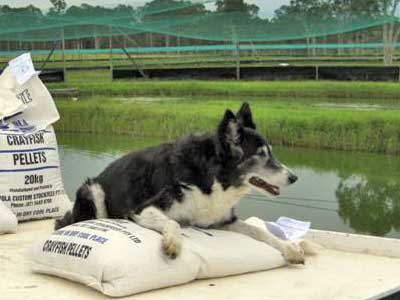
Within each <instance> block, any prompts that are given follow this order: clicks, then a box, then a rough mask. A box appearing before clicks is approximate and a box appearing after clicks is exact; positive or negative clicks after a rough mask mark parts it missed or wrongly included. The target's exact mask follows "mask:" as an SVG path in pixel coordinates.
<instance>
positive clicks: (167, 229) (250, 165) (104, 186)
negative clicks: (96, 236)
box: [55, 103, 304, 264]
mask: <svg viewBox="0 0 400 300" xmlns="http://www.w3.org/2000/svg"><path fill="white" fill-rule="evenodd" d="M296 180H297V177H296V175H294V174H293V173H292V172H291V171H290V170H289V169H288V168H287V167H285V166H284V165H283V164H281V163H280V162H279V161H278V160H277V159H276V158H275V157H274V155H273V154H272V148H271V146H270V145H269V144H268V142H267V141H266V139H265V138H264V137H262V136H261V135H260V134H259V133H258V132H257V131H256V125H255V124H254V122H253V117H252V113H251V110H250V106H249V105H248V104H247V103H244V104H243V105H242V106H241V108H240V110H239V111H238V113H237V114H236V115H235V114H234V113H233V112H232V111H231V110H226V111H225V114H224V116H223V118H222V120H221V122H220V123H219V126H218V128H217V129H216V131H215V132H213V133H207V134H202V135H196V134H194V135H189V136H186V137H183V138H181V139H178V140H176V141H174V142H171V143H167V144H162V145H159V146H156V147H151V148H147V149H144V150H140V151H135V152H132V153H129V154H127V155H125V156H123V157H121V158H119V159H117V160H116V161H114V162H113V163H111V164H110V165H109V166H108V167H107V168H106V169H105V170H104V171H103V172H102V173H101V174H100V175H98V176H97V177H95V178H93V179H88V180H87V181H86V182H85V183H84V184H83V185H82V186H81V187H80V188H79V190H78V191H77V193H76V201H75V204H74V207H73V209H72V211H69V212H67V214H66V215H65V216H64V217H63V218H62V219H59V220H57V221H56V226H55V228H56V229H58V228H61V227H64V226H66V225H69V224H72V223H75V222H79V221H83V220H89V219H96V218H127V219H131V220H132V221H134V222H136V223H137V224H139V225H141V226H143V227H146V228H149V229H152V230H155V231H157V232H159V233H161V234H162V245H161V246H162V250H163V252H164V254H165V255H167V256H168V257H170V258H175V257H177V256H178V255H179V253H180V251H181V247H182V236H181V226H196V227H200V228H217V229H223V230H230V231H235V232H239V233H242V234H245V235H248V236H250V237H252V238H254V239H256V240H259V241H262V242H265V243H267V244H269V245H271V246H272V247H274V248H276V249H277V250H279V251H280V252H281V253H282V255H283V256H284V258H285V259H286V260H287V262H288V263H292V264H299V263H302V264H304V251H303V248H302V247H301V246H299V245H296V244H295V243H291V242H286V241H282V240H280V239H278V238H276V237H275V236H274V235H272V234H271V233H269V232H267V231H265V230H261V229H259V228H257V227H254V226H251V225H249V224H246V223H244V222H243V221H241V220H239V219H238V218H237V217H236V215H235V205H236V204H237V203H238V201H239V200H240V199H241V198H242V197H243V196H244V195H246V194H248V193H249V192H250V190H251V188H256V189H257V190H259V191H261V192H262V193H264V194H266V195H267V196H277V195H279V192H280V188H281V187H284V186H286V185H289V184H292V183H294V182H295V181H296Z"/></svg>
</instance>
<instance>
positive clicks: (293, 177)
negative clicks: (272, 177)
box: [289, 174, 298, 184]
mask: <svg viewBox="0 0 400 300" xmlns="http://www.w3.org/2000/svg"><path fill="white" fill-rule="evenodd" d="M297 179H298V178H297V176H296V175H294V174H290V176H289V182H290V184H292V183H295V182H296V181H297Z"/></svg>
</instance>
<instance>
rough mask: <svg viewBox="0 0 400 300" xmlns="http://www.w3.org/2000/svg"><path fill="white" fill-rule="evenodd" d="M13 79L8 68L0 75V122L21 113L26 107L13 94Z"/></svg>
mask: <svg viewBox="0 0 400 300" xmlns="http://www.w3.org/2000/svg"><path fill="white" fill-rule="evenodd" d="M14 87H15V83H14V79H13V76H12V74H11V71H10V69H9V68H7V69H5V70H4V71H3V73H2V74H1V75H0V120H3V119H4V118H6V117H10V116H13V115H15V114H17V113H19V112H22V111H23V110H24V109H25V108H26V105H25V104H23V103H22V102H21V101H20V100H19V99H18V98H17V97H16V96H15V92H14Z"/></svg>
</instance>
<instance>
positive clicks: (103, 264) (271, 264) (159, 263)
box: [28, 219, 286, 297]
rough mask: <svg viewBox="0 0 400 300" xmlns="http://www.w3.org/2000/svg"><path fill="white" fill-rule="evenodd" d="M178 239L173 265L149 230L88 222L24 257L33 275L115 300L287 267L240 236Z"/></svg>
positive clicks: (196, 232) (210, 233) (200, 233)
mask: <svg viewBox="0 0 400 300" xmlns="http://www.w3.org/2000/svg"><path fill="white" fill-rule="evenodd" d="M264 226H265V225H264ZM182 237H183V248H182V252H181V254H180V255H179V256H178V257H177V258H176V259H173V260H172V259H169V258H166V257H165V256H164V255H163V254H162V250H161V239H162V237H161V235H160V234H159V233H157V232H155V231H153V230H150V229H146V228H143V227H141V226H139V225H137V224H135V223H133V222H131V221H128V220H120V219H98V220H89V221H84V222H80V223H75V224H72V225H69V226H67V227H64V228H62V229H59V230H57V231H55V232H53V233H52V234H50V235H48V236H46V237H43V238H41V239H40V240H38V242H37V243H36V244H35V245H33V247H32V248H31V249H30V251H29V252H28V255H29V257H30V259H31V261H32V268H33V270H34V271H35V272H38V273H44V274H50V275H55V276H58V277H62V278H66V279H69V280H72V281H76V282H79V283H82V284H85V285H87V286H89V287H91V288H93V289H96V290H98V291H100V292H102V293H103V294H106V295H108V296H113V297H123V296H127V295H131V294H136V293H140V292H144V291H149V290H152V289H157V288H163V287H167V286H173V285H178V284H183V283H187V282H190V281H193V280H195V279H202V278H213V277H223V276H228V275H234V274H242V273H248V272H255V271H260V270H268V269H273V268H278V267H281V266H284V265H286V262H285V260H284V259H283V257H282V255H281V253H280V252H279V251H277V250H276V249H274V248H272V247H271V246H269V245H267V244H265V243H262V242H259V241H256V240H254V239H252V238H250V237H248V236H245V235H242V234H239V233H234V232H228V231H223V230H203V229H196V228H184V229H183V235H182Z"/></svg>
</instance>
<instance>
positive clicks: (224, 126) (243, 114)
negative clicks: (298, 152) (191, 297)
mask: <svg viewBox="0 0 400 300" xmlns="http://www.w3.org/2000/svg"><path fill="white" fill-rule="evenodd" d="M217 136H218V140H219V143H220V145H221V150H222V151H221V153H222V155H223V159H224V161H225V164H226V165H227V167H228V168H230V169H232V170H233V172H235V173H237V174H238V177H239V178H240V181H241V184H246V185H250V186H251V187H254V188H256V189H257V190H259V191H261V192H263V193H265V194H267V195H269V196H277V195H279V194H280V188H281V187H284V186H286V185H289V184H293V183H295V182H296V181H297V176H296V175H295V174H294V173H293V172H292V171H291V170H289V169H288V168H287V167H286V166H285V165H283V164H282V163H280V162H279V161H278V160H277V159H276V158H275V156H274V155H273V153H272V147H271V145H269V144H268V142H267V140H266V139H265V138H264V137H263V136H262V135H260V134H259V133H258V132H257V131H256V125H255V123H254V122H253V116H252V113H251V110H250V106H249V104H247V103H243V104H242V106H241V108H240V110H239V111H238V112H237V114H236V115H235V114H234V113H233V112H232V111H230V110H227V111H226V112H225V115H224V117H223V119H222V121H221V123H220V124H219V126H218V130H217Z"/></svg>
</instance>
